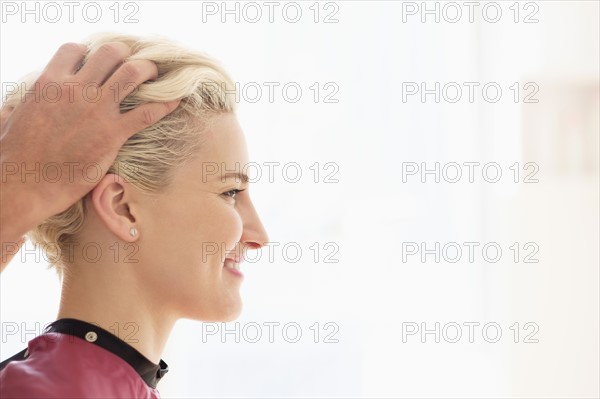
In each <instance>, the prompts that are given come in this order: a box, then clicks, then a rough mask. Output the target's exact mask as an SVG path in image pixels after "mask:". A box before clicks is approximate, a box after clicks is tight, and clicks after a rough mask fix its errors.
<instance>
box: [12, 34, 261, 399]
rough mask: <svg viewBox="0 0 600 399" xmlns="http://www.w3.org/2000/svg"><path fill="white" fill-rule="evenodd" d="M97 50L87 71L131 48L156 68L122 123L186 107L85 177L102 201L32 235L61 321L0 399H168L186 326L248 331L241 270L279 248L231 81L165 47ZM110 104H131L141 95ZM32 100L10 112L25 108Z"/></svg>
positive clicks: (24, 358)
mask: <svg viewBox="0 0 600 399" xmlns="http://www.w3.org/2000/svg"><path fill="white" fill-rule="evenodd" d="M88 46H89V52H88V54H87V56H86V58H85V60H84V62H83V64H82V66H80V67H78V70H79V71H84V70H85V68H86V64H85V61H86V60H88V59H89V58H90V56H91V55H93V54H94V53H95V52H96V51H103V52H106V53H107V54H108V53H110V52H111V51H112V50H114V49H115V48H118V46H129V47H130V48H131V56H130V57H129V58H128V60H127V61H129V62H132V61H136V60H137V61H139V62H141V61H142V60H145V61H148V60H149V61H152V62H153V63H154V64H156V66H157V68H158V73H157V77H156V79H153V80H151V81H148V82H146V83H144V84H142V85H140V86H139V87H138V89H137V90H134V91H133V92H132V93H130V94H128V95H127V96H126V98H125V99H124V100H123V101H122V102H121V111H123V112H125V111H128V110H131V109H133V108H135V107H137V106H139V105H140V104H145V103H149V102H168V101H172V100H177V99H181V102H180V103H179V105H178V107H177V108H176V109H175V110H174V111H173V112H172V113H170V114H169V115H168V116H166V117H164V118H163V119H161V120H160V121H159V122H157V123H155V124H154V125H152V126H150V127H148V128H146V129H144V130H142V131H141V132H139V133H136V134H135V135H133V136H132V137H131V138H130V139H129V140H127V142H126V143H125V144H124V145H123V146H122V148H121V149H120V150H119V153H118V155H117V158H116V160H115V162H114V163H113V165H112V166H111V168H110V169H109V170H108V173H106V174H104V173H101V172H102V171H97V170H95V169H97V168H94V167H93V166H92V167H86V173H87V174H88V175H89V177H90V179H92V178H94V177H98V182H97V184H96V186H95V187H94V189H93V190H92V191H91V192H89V193H88V194H87V195H86V196H84V197H83V198H82V199H81V200H79V201H78V202H77V203H75V204H73V205H72V206H71V207H70V208H69V209H67V210H65V211H64V212H61V213H59V214H57V215H55V216H52V217H50V218H49V219H48V220H46V221H44V223H42V224H40V225H39V226H37V228H36V229H35V230H33V231H31V232H29V234H28V237H29V238H30V239H31V240H32V241H33V242H34V243H36V244H39V245H40V246H41V248H42V249H43V250H44V251H45V252H46V253H47V256H48V257H49V258H51V259H52V262H51V263H52V266H53V267H55V268H56V271H57V272H58V274H59V276H61V280H62V294H61V302H60V309H59V312H58V316H57V320H56V321H55V322H53V323H51V324H50V325H49V326H48V328H47V330H46V332H45V333H44V334H42V335H40V336H38V337H36V338H34V339H33V340H31V341H30V342H29V343H28V345H27V348H26V349H25V350H23V351H21V352H20V353H18V354H16V355H15V356H13V357H11V358H9V359H7V360H6V361H4V362H3V363H2V364H1V365H0V368H1V371H0V394H1V395H0V396H2V397H11V398H12V397H29V398H30V397H44V398H49V397H78V398H87V397H105V398H108V397H123V398H125V397H127V398H159V397H160V396H159V392H158V390H157V383H158V381H159V380H160V378H162V376H164V374H165V373H166V372H167V371H168V367H167V364H166V363H165V362H164V361H163V360H162V359H161V354H162V351H163V349H164V346H165V344H166V341H167V339H168V337H169V334H170V332H171V330H172V329H173V327H174V324H175V322H176V321H177V320H178V319H180V318H187V319H193V320H203V321H230V320H233V319H235V318H236V317H238V315H239V313H240V311H241V307H242V302H241V298H240V293H239V289H240V285H241V283H242V280H243V275H242V273H241V271H240V270H239V269H240V266H239V264H240V263H241V262H242V261H243V258H244V254H245V252H246V251H247V250H248V249H256V248H260V247H261V246H263V245H264V244H265V243H266V242H268V237H267V234H266V232H265V229H264V228H263V226H262V224H261V222H260V220H259V217H258V215H257V214H256V211H255V209H254V207H253V205H252V202H251V200H250V195H249V190H248V179H247V176H244V175H243V174H242V173H237V172H241V171H242V170H243V169H244V165H245V164H246V163H247V162H248V155H247V149H246V144H245V140H244V135H243V132H242V130H241V128H240V126H239V124H238V122H237V119H236V116H235V113H234V112H235V98H236V96H235V87H234V84H233V82H232V81H231V79H230V78H229V76H228V75H227V74H226V72H225V71H223V69H222V68H221V67H220V66H219V65H218V64H217V63H216V62H215V61H213V60H212V59H210V58H209V57H207V56H206V55H205V54H202V53H198V52H193V51H189V50H186V49H183V48H181V47H180V46H178V45H176V44H174V43H171V42H169V41H165V40H163V39H141V38H137V37H133V36H125V35H115V34H104V35H100V36H97V37H95V38H93V39H92V40H91V41H90V42H89V44H88ZM111 49H112V50H111ZM79 68H80V69H79ZM98 87H102V89H104V86H102V84H99V85H98ZM110 90H111V93H110V95H114V96H115V98H117V99H120V97H119V95H123V94H122V93H124V92H127V90H129V89H127V88H126V87H124V86H123V85H121V86H119V85H115V86H114V87H110ZM119 93H121V94H119ZM20 95H21V93H15V94H14V95H13V96H12V97H11V98H9V99H7V101H6V104H5V105H6V106H13V107H14V106H18V102H19V99H20ZM96 95H98V92H97V91H96V92H94V93H93V94H90V101H93V98H95V97H94V96H96ZM101 95H105V93H104V92H103V93H101ZM100 176H102V177H100Z"/></svg>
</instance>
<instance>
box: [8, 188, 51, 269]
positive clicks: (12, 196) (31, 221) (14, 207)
mask: <svg viewBox="0 0 600 399" xmlns="http://www.w3.org/2000/svg"><path fill="white" fill-rule="evenodd" d="M24 189H25V187H24V185H23V184H21V183H19V182H13V181H3V182H0V272H1V271H2V270H3V269H4V268H5V267H6V265H7V264H8V263H9V262H10V260H11V259H12V257H13V256H14V254H16V253H17V251H18V250H19V248H20V247H21V245H22V244H23V235H25V233H27V232H28V231H29V230H31V229H33V228H35V226H37V225H38V224H39V223H41V222H42V221H43V219H44V216H42V214H41V212H40V210H41V208H40V201H39V200H38V199H37V198H36V197H35V196H34V195H32V194H31V193H25V192H23V191H24Z"/></svg>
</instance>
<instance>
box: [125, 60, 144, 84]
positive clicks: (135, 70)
mask: <svg viewBox="0 0 600 399" xmlns="http://www.w3.org/2000/svg"><path fill="white" fill-rule="evenodd" d="M121 70H122V72H123V74H124V75H125V76H126V77H127V78H130V79H132V80H137V79H139V78H140V77H141V75H142V70H141V68H140V66H139V65H137V64H135V63H133V62H127V63H125V64H123V66H122V67H121Z"/></svg>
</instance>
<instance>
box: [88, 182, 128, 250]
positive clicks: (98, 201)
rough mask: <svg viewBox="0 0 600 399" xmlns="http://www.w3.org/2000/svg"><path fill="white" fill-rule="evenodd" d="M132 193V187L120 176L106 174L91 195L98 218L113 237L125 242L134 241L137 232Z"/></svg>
mask: <svg viewBox="0 0 600 399" xmlns="http://www.w3.org/2000/svg"><path fill="white" fill-rule="evenodd" d="M133 192H134V187H133V186H132V185H130V184H129V183H127V182H126V181H125V180H124V179H123V178H122V177H121V176H119V175H115V174H112V173H107V174H106V175H105V176H104V177H103V178H102V179H101V180H100V182H99V183H98V184H97V185H96V187H94V189H93V190H92V193H91V201H92V204H93V206H94V209H95V210H96V213H97V214H98V217H99V218H100V219H101V220H102V222H104V225H105V226H106V227H107V228H108V229H109V230H110V231H111V232H112V233H113V234H114V235H116V236H117V237H118V238H120V239H121V240H123V241H126V242H134V241H136V240H137V238H138V234H137V231H139V229H138V228H137V226H136V222H137V220H136V218H135V214H134V212H133V206H132V201H133ZM132 228H134V229H135V230H132ZM132 231H134V232H135V233H136V234H132Z"/></svg>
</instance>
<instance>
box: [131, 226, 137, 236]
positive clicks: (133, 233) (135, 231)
mask: <svg viewBox="0 0 600 399" xmlns="http://www.w3.org/2000/svg"><path fill="white" fill-rule="evenodd" d="M129 235H130V236H132V237H135V236H136V235H137V229H136V228H135V227H132V228H130V229H129Z"/></svg>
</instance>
